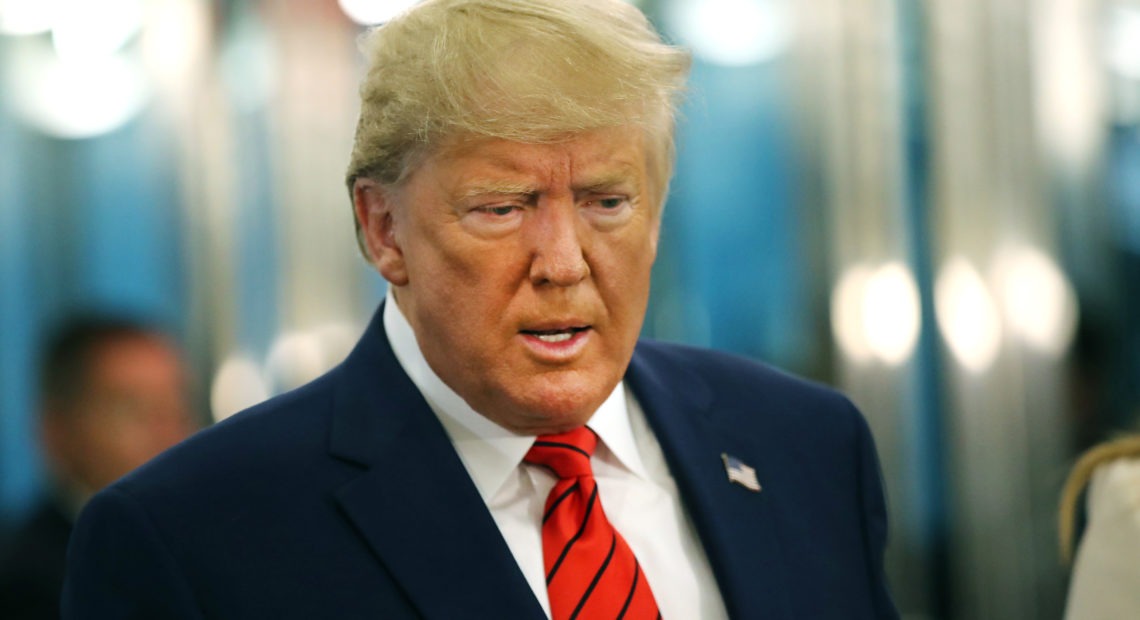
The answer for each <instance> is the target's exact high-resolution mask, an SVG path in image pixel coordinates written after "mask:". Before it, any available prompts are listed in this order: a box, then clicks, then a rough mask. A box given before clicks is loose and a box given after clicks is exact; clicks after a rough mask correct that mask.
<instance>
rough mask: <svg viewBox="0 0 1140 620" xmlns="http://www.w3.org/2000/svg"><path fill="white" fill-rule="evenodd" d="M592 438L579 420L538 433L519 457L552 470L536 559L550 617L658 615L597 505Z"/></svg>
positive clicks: (626, 548) (644, 581)
mask: <svg viewBox="0 0 1140 620" xmlns="http://www.w3.org/2000/svg"><path fill="white" fill-rule="evenodd" d="M597 446H598V436H597V435H596V434H594V431H592V430H590V429H589V428H587V427H585V426H583V427H580V428H576V429H574V430H572V431H568V432H565V433H560V434H557V435H541V436H539V437H538V439H537V440H536V441H535V442H534V446H533V447H532V448H531V449H530V452H527V455H526V458H525V459H524V460H525V461H526V462H527V463H532V464H535V465H542V466H545V467H547V468H549V469H550V470H551V471H553V472H554V474H555V475H557V476H558V482H557V483H556V484H555V485H554V488H553V489H552V490H551V491H550V496H549V497H547V499H546V511H545V512H544V514H543V516H542V557H543V559H544V563H545V565H546V591H547V593H548V594H549V595H550V612H551V617H552V619H553V620H569V619H572V618H583V619H587V618H588V619H590V620H594V619H596V618H629V619H631V620H641V619H643V618H649V619H653V618H660V617H661V614H660V613H659V612H658V611H657V602H656V601H655V600H654V599H653V592H652V591H651V590H650V589H649V581H648V580H647V579H646V578H645V574H644V573H643V572H642V571H641V566H640V565H639V564H638V563H637V558H635V557H634V556H633V551H632V550H631V549H630V548H629V545H627V544H626V543H625V540H624V539H622V537H621V534H618V533H617V530H615V529H614V527H613V526H612V525H610V522H609V520H608V519H606V514H605V512H603V511H602V503H601V501H600V499H599V498H598V483H597V482H596V481H595V480H594V471H593V469H591V468H590V456H591V455H592V454H593V453H594V448H596V447H597Z"/></svg>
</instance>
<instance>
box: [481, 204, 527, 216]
mask: <svg viewBox="0 0 1140 620" xmlns="http://www.w3.org/2000/svg"><path fill="white" fill-rule="evenodd" d="M516 209H518V207H516V206H514V205H502V206H498V207H481V208H480V209H479V211H482V212H483V213H486V214H488V215H497V216H499V217H504V216H507V215H510V214H512V213H514V212H515V210H516Z"/></svg>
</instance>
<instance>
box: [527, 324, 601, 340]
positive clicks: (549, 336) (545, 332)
mask: <svg viewBox="0 0 1140 620" xmlns="http://www.w3.org/2000/svg"><path fill="white" fill-rule="evenodd" d="M588 329H590V326H589V325H583V326H574V327H563V328H558V329H524V330H520V331H521V332H522V333H523V334H524V335H527V336H532V337H534V338H537V339H538V340H541V341H542V342H545V343H548V344H558V343H561V342H568V341H569V340H570V339H572V338H574V336H576V335H578V334H580V333H582V332H584V331H586V330H588Z"/></svg>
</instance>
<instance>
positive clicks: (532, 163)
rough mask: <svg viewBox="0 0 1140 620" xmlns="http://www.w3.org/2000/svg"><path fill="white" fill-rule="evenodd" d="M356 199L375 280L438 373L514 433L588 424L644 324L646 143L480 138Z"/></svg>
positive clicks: (653, 218)
mask: <svg viewBox="0 0 1140 620" xmlns="http://www.w3.org/2000/svg"><path fill="white" fill-rule="evenodd" d="M364 184H365V185H364V187H362V186H361V184H359V183H358V185H357V190H356V206H357V216H358V217H359V218H360V221H361V223H362V226H363V228H364V229H365V231H366V233H367V239H368V243H369V249H370V250H371V252H372V256H373V257H374V258H375V262H376V265H377V268H378V269H379V270H380V272H381V273H382V274H383V275H384V276H385V278H387V279H388V280H389V281H390V282H391V283H392V284H393V285H394V286H395V287H396V289H395V290H396V298H397V300H398V303H399V305H400V308H401V309H402V310H403V312H404V314H405V315H406V316H407V317H408V320H409V322H410V323H411V325H412V328H413V329H414V331H415V333H416V339H417V340H418V342H419V345H420V348H421V350H422V351H423V353H424V357H425V358H426V359H427V361H428V363H429V364H430V365H431V367H432V369H433V370H434V371H435V372H436V374H438V375H439V376H440V378H441V379H443V380H444V382H446V383H447V384H448V385H449V386H451V387H452V389H454V390H455V391H456V392H457V393H458V394H459V395H460V396H462V397H463V398H464V399H465V400H466V401H467V402H468V403H469V404H470V405H471V406H472V407H473V408H474V409H475V410H476V411H478V412H480V413H481V414H483V415H485V416H486V417H488V418H490V419H491V420H494V421H495V422H497V423H499V424H501V425H502V426H505V427H507V428H509V429H512V430H514V431H516V432H521V433H529V434H539V433H547V432H554V431H559V430H564V429H568V428H572V427H575V426H579V425H581V424H585V423H586V422H587V421H588V420H589V417H590V416H591V415H592V414H593V412H594V411H595V410H596V409H597V407H599V406H600V405H601V403H602V402H603V401H604V400H605V399H606V397H607V396H609V394H610V392H611V391H612V390H613V389H614V387H615V386H616V385H617V383H618V382H619V381H620V380H621V378H622V375H623V374H624V373H625V369H626V366H627V365H628V363H629V360H630V358H631V356H632V355H633V347H634V345H635V343H636V341H637V335H638V332H639V331H640V329H641V323H642V320H643V318H644V316H645V307H646V303H647V301H648V297H649V279H650V270H651V268H652V265H653V260H654V258H655V256H656V252H657V236H658V224H659V219H658V200H659V197H658V196H656V195H654V194H653V189H652V188H651V186H650V182H649V179H648V178H647V172H646V156H645V151H644V141H643V138H642V132H641V131H640V130H635V129H614V130H604V131H596V132H590V133H585V134H580V135H578V136H577V137H575V138H574V139H571V140H568V141H565V142H561V143H558V144H524V143H518V142H511V141H506V140H498V139H479V140H472V141H467V142H463V143H460V144H454V145H451V147H450V148H447V149H445V150H443V151H442V152H441V153H440V154H437V155H435V156H433V157H431V158H429V159H428V160H427V161H426V162H425V163H423V164H422V165H421V166H420V167H419V168H418V169H416V170H415V171H414V172H413V173H412V174H411V176H410V177H409V178H408V179H407V181H406V182H405V183H404V184H403V185H402V186H400V187H399V188H398V189H396V190H392V191H389V192H388V193H384V192H383V190H381V189H380V188H379V187H377V186H375V185H368V182H364Z"/></svg>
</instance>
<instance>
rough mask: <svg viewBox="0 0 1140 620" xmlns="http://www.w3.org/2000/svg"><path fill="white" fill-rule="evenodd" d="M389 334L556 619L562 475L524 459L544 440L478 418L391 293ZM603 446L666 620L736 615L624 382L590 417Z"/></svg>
mask: <svg viewBox="0 0 1140 620" xmlns="http://www.w3.org/2000/svg"><path fill="white" fill-rule="evenodd" d="M384 329H385V331H387V333H388V340H389V341H390V342H391V344H392V351H393V352H394V353H395V354H396V359H397V360H399V362H400V366H402V367H403V369H404V372H406V373H407V374H408V376H409V377H411V379H412V382H413V383H415V385H416V387H417V388H419V390H420V393H422V394H423V396H424V399H425V400H427V402H428V404H429V405H430V406H431V408H432V410H433V411H434V412H435V414H436V415H437V416H438V417H439V421H440V422H441V423H442V424H443V427H444V429H445V430H446V431H447V434H448V436H449V437H450V438H451V442H452V444H453V445H454V446H455V451H456V452H458V453H459V458H460V460H462V461H463V465H464V466H465V467H466V468H467V473H468V475H470V476H471V480H472V481H473V482H474V483H475V487H476V488H477V489H478V490H479V494H480V495H481V496H482V498H483V501H484V502H486V503H487V508H488V509H489V510H490V511H491V516H492V517H493V518H494V520H495V523H496V524H497V525H498V526H499V531H500V532H501V533H502V535H503V539H504V540H505V541H506V543H507V546H508V547H509V548H510V550H511V553H512V554H513V555H514V558H515V561H516V562H518V565H519V568H520V569H521V570H522V573H523V576H524V577H526V580H527V582H528V583H529V584H530V587H531V589H532V590H533V591H534V595H535V597H536V598H537V599H538V601H539V603H541V604H542V608H543V610H545V611H546V615H547V617H549V616H550V600H549V598H548V596H547V593H546V577H545V571H544V568H543V561H542V513H543V509H544V507H545V504H546V496H547V495H548V494H549V493H550V490H551V489H552V488H553V487H554V483H555V482H556V481H557V478H556V477H555V476H554V475H553V474H552V473H551V472H550V471H549V470H547V469H546V468H544V467H538V466H534V465H528V464H526V463H523V462H522V461H523V457H524V456H526V453H527V451H528V450H530V447H531V444H533V443H534V437H533V436H529V435H518V434H516V433H514V432H512V431H510V430H507V429H505V428H503V427H502V426H499V425H498V424H496V423H495V422H492V421H491V420H489V419H487V418H486V417H484V416H482V415H480V414H479V413H477V412H476V411H475V410H474V409H472V408H471V407H470V405H468V404H467V402H466V401H464V400H463V399H462V398H461V397H460V396H459V395H458V394H456V393H455V391H454V390H452V389H451V388H450V387H448V386H447V384H445V383H444V382H443V381H442V380H441V379H440V378H439V377H438V376H437V375H436V374H435V372H434V371H432V369H431V367H430V366H428V363H427V361H426V360H425V359H424V357H423V353H422V352H421V351H420V348H419V344H418V343H417V342H416V338H415V334H414V332H413V331H412V327H411V325H410V324H409V323H408V321H407V319H406V318H405V317H404V315H403V313H402V312H401V311H400V310H399V308H398V306H397V305H396V302H395V299H394V298H393V297H392V294H391V292H389V293H388V299H387V302H386V303H385V305H384ZM589 426H590V428H592V429H594V431H595V432H596V433H597V434H598V436H599V438H600V439H601V441H599V443H598V449H597V451H596V452H595V453H594V456H593V458H592V459H591V463H592V465H593V469H594V477H595V478H596V479H597V481H598V494H599V498H600V499H601V502H602V508H603V509H604V510H605V513H606V516H607V517H608V518H609V520H610V522H611V523H612V524H613V526H614V528H616V529H617V531H618V532H620V533H621V535H622V537H623V538H625V540H626V542H627V543H629V546H630V548H631V549H633V552H634V554H635V555H636V556H637V559H638V562H640V563H641V568H642V570H643V571H644V572H645V575H646V576H647V577H648V579H649V585H650V587H651V588H652V589H653V595H654V597H655V598H656V599H657V605H658V608H659V609H660V610H661V615H662V616H663V617H665V618H674V619H687V618H702V619H705V620H715V619H718V618H727V612H726V611H725V608H724V602H723V601H722V600H721V596H720V590H719V589H718V588H717V585H716V580H715V579H714V578H713V574H712V569H711V567H710V566H709V562H708V558H707V557H706V556H705V553H704V549H703V548H702V547H701V543H700V540H699V539H698V538H697V534H696V530H694V528H693V525H692V522H691V521H690V520H689V517H688V515H686V514H685V511H684V508H683V507H682V505H681V497H680V493H678V491H677V485H676V483H675V482H674V480H673V476H672V475H670V473H669V468H668V466H667V465H666V463H665V456H664V454H663V453H662V451H661V446H660V444H658V443H657V438H656V437H655V436H654V435H653V431H652V430H651V429H650V428H649V425H648V423H647V422H646V420H645V414H644V412H642V410H641V407H640V406H639V405H638V403H637V400H636V399H635V398H634V397H633V395H632V394H631V393H630V392H629V391H628V390H626V389H625V385H624V383H619V384H618V385H617V387H616V388H614V391H613V393H612V394H610V396H609V398H608V399H606V401H605V402H604V403H603V404H602V406H601V407H600V408H599V409H598V410H597V411H596V412H595V413H594V415H593V417H592V418H590V422H589Z"/></svg>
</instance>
